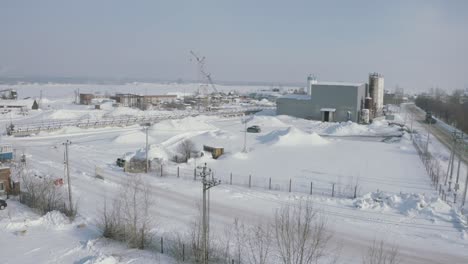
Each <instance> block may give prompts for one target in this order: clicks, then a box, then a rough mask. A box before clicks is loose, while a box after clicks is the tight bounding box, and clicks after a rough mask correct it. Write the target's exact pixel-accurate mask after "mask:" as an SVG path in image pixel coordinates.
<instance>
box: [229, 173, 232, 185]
mask: <svg viewBox="0 0 468 264" xmlns="http://www.w3.org/2000/svg"><path fill="white" fill-rule="evenodd" d="M229 184H230V185H232V172H231V175H230V176H229Z"/></svg>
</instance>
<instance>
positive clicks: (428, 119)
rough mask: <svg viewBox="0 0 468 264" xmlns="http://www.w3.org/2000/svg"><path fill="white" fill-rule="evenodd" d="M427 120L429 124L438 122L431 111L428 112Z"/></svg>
mask: <svg viewBox="0 0 468 264" xmlns="http://www.w3.org/2000/svg"><path fill="white" fill-rule="evenodd" d="M425 122H426V123H428V124H435V123H436V122H437V120H436V119H435V118H434V117H433V116H432V112H431V111H427V112H426V119H425Z"/></svg>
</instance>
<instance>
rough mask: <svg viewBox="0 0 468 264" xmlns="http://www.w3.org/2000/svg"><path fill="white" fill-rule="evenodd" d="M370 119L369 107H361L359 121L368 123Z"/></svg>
mask: <svg viewBox="0 0 468 264" xmlns="http://www.w3.org/2000/svg"><path fill="white" fill-rule="evenodd" d="M369 120H370V111H369V109H362V110H361V121H362V123H364V124H369Z"/></svg>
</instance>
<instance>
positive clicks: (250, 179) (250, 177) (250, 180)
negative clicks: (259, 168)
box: [249, 174, 252, 188]
mask: <svg viewBox="0 0 468 264" xmlns="http://www.w3.org/2000/svg"><path fill="white" fill-rule="evenodd" d="M251 186H252V174H249V188H250V187H251Z"/></svg>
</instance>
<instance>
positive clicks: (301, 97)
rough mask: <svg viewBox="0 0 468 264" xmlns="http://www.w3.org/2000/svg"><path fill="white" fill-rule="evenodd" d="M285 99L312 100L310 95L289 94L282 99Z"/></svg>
mask: <svg viewBox="0 0 468 264" xmlns="http://www.w3.org/2000/svg"><path fill="white" fill-rule="evenodd" d="M281 98H284V99H296V100H311V99H312V97H311V96H310V95H308V94H287V95H283V96H281V97H280V99H281Z"/></svg>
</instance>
